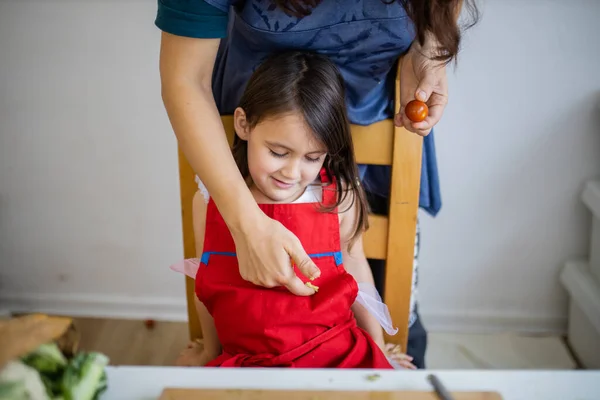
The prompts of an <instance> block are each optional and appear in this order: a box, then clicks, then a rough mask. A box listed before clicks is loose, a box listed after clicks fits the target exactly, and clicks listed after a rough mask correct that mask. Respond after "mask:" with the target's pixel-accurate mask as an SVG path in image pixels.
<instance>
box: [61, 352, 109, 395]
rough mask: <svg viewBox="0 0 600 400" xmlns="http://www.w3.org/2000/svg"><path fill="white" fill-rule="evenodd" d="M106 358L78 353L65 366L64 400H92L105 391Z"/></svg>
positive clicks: (98, 354) (99, 354)
mask: <svg viewBox="0 0 600 400" xmlns="http://www.w3.org/2000/svg"><path fill="white" fill-rule="evenodd" d="M107 364H108V358H107V357H106V356H105V355H104V354H101V353H96V352H90V353H79V354H77V355H76V356H75V357H73V359H72V360H71V362H70V363H69V365H68V366H67V368H66V370H65V372H64V375H63V379H62V390H63V396H64V399H65V400H94V399H97V398H98V397H99V396H100V394H101V393H102V392H104V390H106V387H107V385H106V372H105V370H104V367H106V365H107Z"/></svg>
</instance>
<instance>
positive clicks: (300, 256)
mask: <svg viewBox="0 0 600 400" xmlns="http://www.w3.org/2000/svg"><path fill="white" fill-rule="evenodd" d="M288 254H289V255H290V257H291V259H292V263H293V264H295V265H296V266H297V267H298V269H299V270H300V272H301V273H302V275H304V276H305V277H307V278H308V279H311V280H312V279H316V278H318V277H319V276H320V275H321V271H320V270H319V268H318V267H317V265H316V264H315V263H314V262H313V260H312V259H311V258H310V257H309V256H308V254H306V252H305V251H304V249H303V248H302V245H301V244H300V243H299V242H298V243H294V245H293V247H292V248H288Z"/></svg>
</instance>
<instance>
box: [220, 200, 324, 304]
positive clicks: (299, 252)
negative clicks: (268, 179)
mask: <svg viewBox="0 0 600 400" xmlns="http://www.w3.org/2000/svg"><path fill="white" fill-rule="evenodd" d="M231 233H232V236H233V240H234V242H235V247H236V253H237V258H238V264H239V268H240V274H241V275H242V278H244V279H245V280H247V281H249V282H252V283H254V284H255V285H259V286H264V287H269V288H270V287H275V286H285V287H286V288H288V290H289V291H290V292H292V293H294V294H296V295H299V296H310V295H313V294H314V293H315V291H314V290H313V289H311V288H309V287H308V286H306V285H304V284H303V283H302V281H301V280H300V278H298V276H296V273H295V272H294V269H293V267H292V264H291V263H292V261H293V262H294V264H295V265H296V266H297V267H298V269H299V270H300V272H301V273H302V274H303V275H304V276H306V277H307V278H308V279H315V278H318V277H319V275H320V273H321V272H320V271H319V269H318V268H317V266H316V265H315V263H314V262H313V261H312V260H311V258H310V257H309V256H308V254H306V252H305V251H304V249H303V247H302V244H301V243H300V240H299V239H298V238H297V237H296V236H295V235H294V234H293V233H292V232H290V231H289V230H288V229H286V228H285V227H284V226H283V225H282V224H281V223H280V222H279V221H275V220H273V219H271V218H269V217H268V216H266V215H265V214H263V213H262V211H259V212H258V213H257V215H256V216H252V215H247V216H246V219H245V227H244V228H242V229H241V230H236V229H232V230H231Z"/></svg>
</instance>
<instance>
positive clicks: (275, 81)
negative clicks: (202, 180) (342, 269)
mask: <svg viewBox="0 0 600 400" xmlns="http://www.w3.org/2000/svg"><path fill="white" fill-rule="evenodd" d="M239 107H240V108H242V109H243V110H244V113H245V114H246V120H247V122H248V125H249V127H250V129H252V128H254V127H255V126H256V125H257V124H259V123H260V122H261V121H263V120H265V119H268V118H276V117H279V116H282V115H285V114H289V113H295V112H298V113H300V114H301V115H302V116H303V117H304V121H305V122H306V124H307V125H308V127H309V128H310V130H311V131H312V132H313V133H314V135H315V137H316V138H317V139H318V140H319V141H320V142H321V143H323V144H324V145H325V147H326V148H327V156H326V158H325V161H324V164H323V167H324V168H325V170H326V171H327V174H328V178H329V181H330V182H332V181H333V180H335V182H336V185H335V187H336V191H337V193H336V200H337V201H336V203H335V204H324V205H323V208H322V210H323V211H327V212H331V211H333V210H334V209H335V208H338V207H339V206H340V205H342V203H343V204H348V207H349V208H350V207H351V206H352V205H354V204H355V203H354V202H355V201H356V202H358V204H357V207H356V209H357V215H356V224H355V226H354V232H353V234H352V237H351V239H350V245H351V244H352V243H354V242H355V240H356V239H357V238H358V237H359V235H360V234H361V233H362V232H363V231H364V230H366V229H367V228H368V209H367V200H366V196H365V193H364V191H363V188H362V186H361V185H360V182H359V177H358V166H357V164H356V161H355V158H354V145H353V143H352V135H351V133H350V122H349V120H348V116H347V110H346V95H345V85H344V79H343V78H342V75H341V74H340V72H339V70H338V69H337V67H336V66H335V64H334V63H333V62H332V61H331V60H329V58H327V57H326V56H323V55H319V54H314V53H308V52H298V51H287V52H282V53H276V54H274V55H271V56H270V57H268V58H267V60H266V61H264V62H263V63H262V64H261V65H260V66H259V67H258V68H257V69H256V71H255V72H254V73H253V74H252V76H251V77H250V79H249V80H248V83H247V85H246V88H245V90H244V94H243V95H242V98H241V99H240V102H239ZM233 156H234V158H235V161H236V164H237V166H238V168H239V170H240V172H241V174H242V176H243V177H244V178H245V179H249V178H250V171H249V170H248V142H246V141H244V140H241V139H240V138H239V137H238V136H237V135H236V137H235V139H234V144H233ZM323 190H332V189H331V187H328V186H325V187H324V188H323ZM348 196H351V197H348ZM346 199H348V201H346ZM344 211H347V209H339V210H338V212H344Z"/></svg>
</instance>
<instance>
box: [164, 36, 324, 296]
mask: <svg viewBox="0 0 600 400" xmlns="http://www.w3.org/2000/svg"><path fill="white" fill-rule="evenodd" d="M219 43H220V39H198V38H192V37H184V36H178V35H174V34H170V33H167V32H163V33H162V40H161V48H160V78H161V85H162V98H163V102H164V105H165V108H166V110H167V114H168V116H169V120H170V122H171V125H172V127H173V130H174V132H175V135H176V137H177V141H178V144H179V148H180V149H181V150H182V152H183V153H184V154H185V157H186V159H187V160H188V162H189V163H190V166H191V167H192V169H193V170H194V171H195V172H196V174H197V175H198V176H199V177H200V179H201V180H202V182H203V183H204V184H205V185H206V187H207V189H208V191H209V192H210V194H211V196H212V197H213V198H214V201H215V203H216V204H217V206H218V207H219V211H220V212H221V214H222V215H223V219H224V220H225V222H226V223H227V226H228V227H229V230H230V231H231V234H232V236H233V239H234V241H235V245H236V249H237V257H238V261H239V265H240V274H241V275H242V277H243V278H244V279H246V280H248V281H250V282H252V283H254V284H257V285H262V286H266V287H273V286H279V285H283V286H286V287H287V288H288V289H289V290H290V291H292V292H293V293H295V294H297V295H306V296H307V295H312V294H314V290H312V289H310V288H308V287H307V286H305V285H304V284H303V283H302V281H301V280H300V278H298V277H297V276H296V274H295V273H294V271H293V269H292V268H290V257H291V258H292V259H293V260H294V262H295V263H296V265H297V266H298V268H300V270H301V271H302V273H303V274H304V275H305V276H307V277H309V278H310V277H317V276H318V274H319V271H318V269H317V267H316V265H315V264H314V263H313V261H312V260H311V259H310V257H308V255H307V254H306V252H305V251H304V249H303V248H302V245H301V244H300V241H299V240H298V238H297V237H296V236H295V235H294V234H293V233H291V232H290V231H289V230H287V229H286V228H285V227H284V226H283V225H282V224H280V223H278V222H276V221H274V220H272V219H271V218H269V217H267V216H266V215H265V214H264V213H263V212H262V211H261V210H260V208H259V207H258V205H257V204H256V202H255V201H254V198H253V197H252V194H251V193H250V190H248V187H247V186H246V183H245V182H244V180H243V178H242V175H241V174H240V172H239V170H238V168H237V166H236V164H235V162H234V159H233V156H232V153H231V149H230V148H229V144H228V143H227V139H226V136H225V130H224V128H223V123H222V122H221V117H220V115H219V112H218V110H217V107H216V104H215V101H214V97H213V93H212V73H213V68H214V63H215V59H216V55H217V50H218V48H219Z"/></svg>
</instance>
